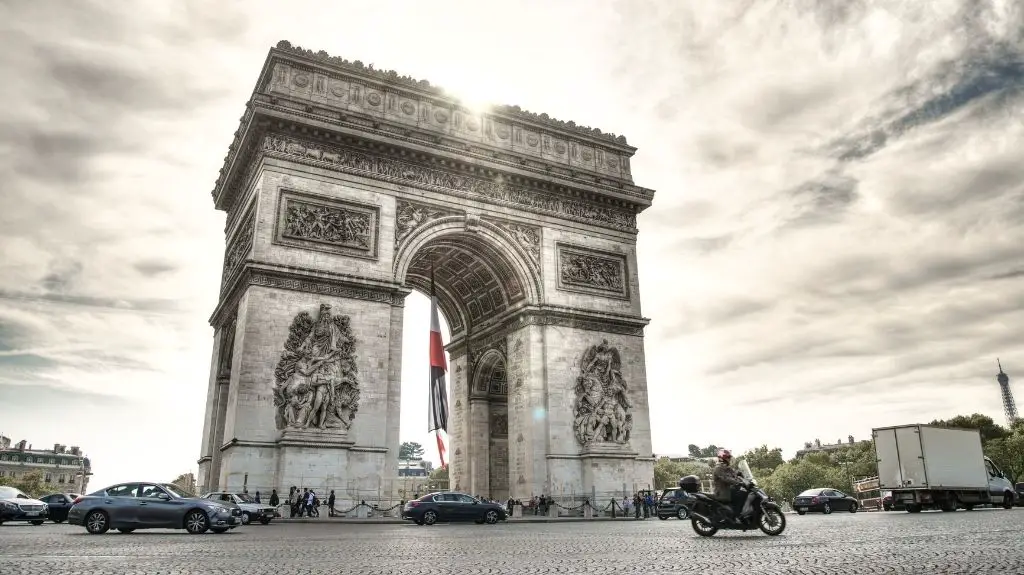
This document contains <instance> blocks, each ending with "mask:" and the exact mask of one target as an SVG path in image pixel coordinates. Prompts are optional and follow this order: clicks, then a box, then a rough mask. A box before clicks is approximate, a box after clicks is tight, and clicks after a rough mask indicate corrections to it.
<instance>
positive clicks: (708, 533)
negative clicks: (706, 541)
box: [690, 517, 718, 537]
mask: <svg viewBox="0 0 1024 575" xmlns="http://www.w3.org/2000/svg"><path fill="white" fill-rule="evenodd" d="M690 525H692V526H693V530H694V531H696V532H697V535H700V536H701V537H712V536H714V534H715V533H718V528H717V527H715V526H714V525H711V524H708V523H705V522H704V521H703V520H701V519H697V518H696V517H694V518H692V519H690Z"/></svg>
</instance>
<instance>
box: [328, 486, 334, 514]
mask: <svg viewBox="0 0 1024 575" xmlns="http://www.w3.org/2000/svg"><path fill="white" fill-rule="evenodd" d="M334 501H335V499H334V490H333V489H332V490H331V494H330V495H328V496H327V516H328V517H334Z"/></svg>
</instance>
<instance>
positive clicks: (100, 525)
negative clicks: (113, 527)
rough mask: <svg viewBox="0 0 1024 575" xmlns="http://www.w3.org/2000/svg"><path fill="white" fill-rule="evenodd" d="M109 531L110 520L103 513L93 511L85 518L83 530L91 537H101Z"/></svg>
mask: <svg viewBox="0 0 1024 575" xmlns="http://www.w3.org/2000/svg"><path fill="white" fill-rule="evenodd" d="M108 529H110V518H109V517H107V514H106V513H104V512H103V511H93V512H92V513H90V514H88V515H86V516H85V530H86V531H88V532H89V533H92V534H93V535H102V534H104V533H106V532H107V530H108Z"/></svg>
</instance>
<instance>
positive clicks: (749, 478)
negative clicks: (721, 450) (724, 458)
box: [736, 459, 757, 483]
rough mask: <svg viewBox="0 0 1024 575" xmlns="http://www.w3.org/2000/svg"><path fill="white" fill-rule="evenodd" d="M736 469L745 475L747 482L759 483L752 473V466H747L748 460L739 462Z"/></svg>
mask: <svg viewBox="0 0 1024 575" xmlns="http://www.w3.org/2000/svg"><path fill="white" fill-rule="evenodd" d="M736 468H737V469H739V471H740V473H742V474H743V478H744V479H746V480H747V481H753V482H754V483H757V478H755V477H754V474H753V473H752V472H751V471H750V466H749V465H747V460H746V459H741V460H739V462H738V463H737V464H736Z"/></svg>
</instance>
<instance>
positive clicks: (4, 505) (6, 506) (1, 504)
mask: <svg viewBox="0 0 1024 575" xmlns="http://www.w3.org/2000/svg"><path fill="white" fill-rule="evenodd" d="M0 508H3V509H8V510H14V509H17V508H18V506H17V505H15V504H13V503H8V502H6V501H4V502H0Z"/></svg>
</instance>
